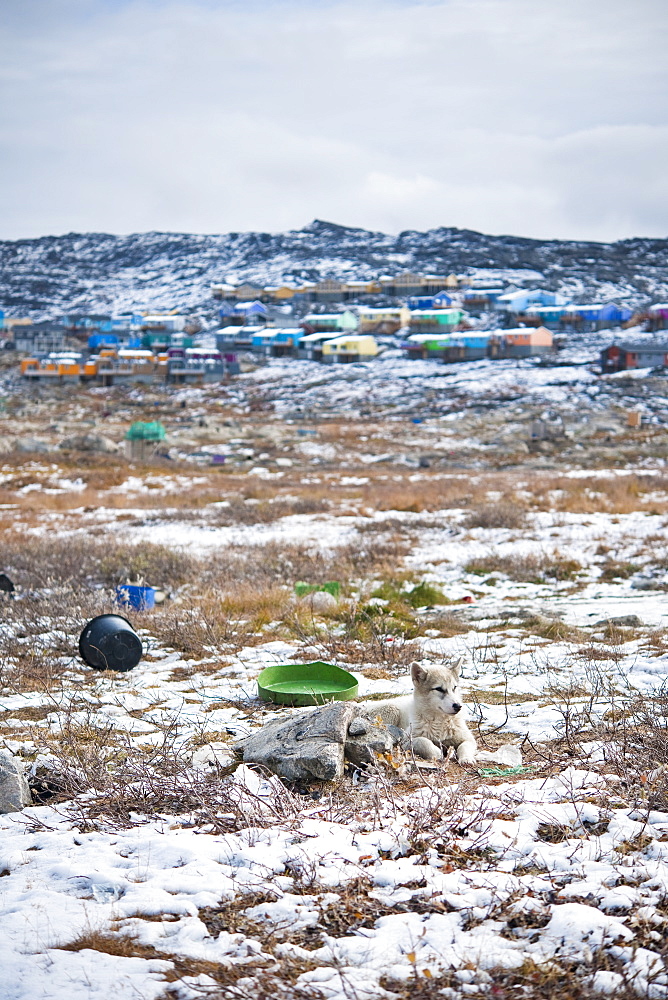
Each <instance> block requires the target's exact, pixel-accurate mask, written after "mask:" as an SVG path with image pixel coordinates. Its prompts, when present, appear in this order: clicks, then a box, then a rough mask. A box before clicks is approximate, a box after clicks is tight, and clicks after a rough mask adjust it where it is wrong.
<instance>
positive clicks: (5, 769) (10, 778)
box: [0, 750, 32, 813]
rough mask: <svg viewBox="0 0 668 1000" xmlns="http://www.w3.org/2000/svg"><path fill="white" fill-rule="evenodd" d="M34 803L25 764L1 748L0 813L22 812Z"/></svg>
mask: <svg viewBox="0 0 668 1000" xmlns="http://www.w3.org/2000/svg"><path fill="white" fill-rule="evenodd" d="M31 803H32V798H31V795H30V789H29V788H28V781H27V779H26V776H25V774H24V771H23V764H22V763H21V761H20V760H18V758H16V757H13V756H12V755H11V754H9V753H6V752H5V751H4V750H0V813H11V812H20V811H21V809H24V808H25V807H26V806H29V805H30V804H31Z"/></svg>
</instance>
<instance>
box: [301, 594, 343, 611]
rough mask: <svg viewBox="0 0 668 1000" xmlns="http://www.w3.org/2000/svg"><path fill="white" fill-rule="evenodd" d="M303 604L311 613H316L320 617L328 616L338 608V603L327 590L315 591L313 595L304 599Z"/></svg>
mask: <svg viewBox="0 0 668 1000" xmlns="http://www.w3.org/2000/svg"><path fill="white" fill-rule="evenodd" d="M300 603H301V604H303V605H304V606H305V607H307V608H308V609H309V611H314V612H315V613H316V614H318V615H322V614H327V612H328V611H333V610H334V609H335V608H336V607H338V603H339V602H338V601H337V599H336V598H335V597H334V595H333V594H329V593H328V592H327V591H326V590H314V591H313V593H311V594H307V595H306V596H305V597H303V598H302V600H301V602H300Z"/></svg>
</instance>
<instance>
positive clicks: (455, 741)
mask: <svg viewBox="0 0 668 1000" xmlns="http://www.w3.org/2000/svg"><path fill="white" fill-rule="evenodd" d="M460 665H461V660H459V661H458V662H457V663H455V664H454V666H449V667H445V666H443V667H437V666H429V667H422V666H420V664H419V663H413V664H411V679H412V681H413V694H412V695H406V696H405V697H403V698H392V699H391V700H388V701H380V702H366V703H364V704H363V708H364V713H365V715H367V716H370V717H372V718H373V717H374V716H380V717H381V719H382V720H383V722H385V723H386V724H387V725H393V726H398V727H399V728H400V729H404V730H405V731H406V733H407V736H408V738H409V740H410V744H411V746H412V749H413V751H414V753H415V754H416V755H417V756H418V757H424V758H426V759H427V760H440V759H441V758H442V757H443V749H444V748H447V747H454V748H455V752H456V754H457V760H458V762H459V763H460V764H473V762H474V761H475V753H476V749H477V748H476V743H475V739H474V737H473V733H472V732H471V731H470V729H469V728H468V726H467V725H466V722H465V721H464V719H463V718H462V714H461V710H462V696H461V693H460V690H459V668H460Z"/></svg>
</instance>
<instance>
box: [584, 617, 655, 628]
mask: <svg viewBox="0 0 668 1000" xmlns="http://www.w3.org/2000/svg"><path fill="white" fill-rule="evenodd" d="M643 624H644V622H643V621H642V619H641V618H638V616H637V615H619V616H618V617H617V618H603V619H602V620H601V621H600V622H596V625H622V626H626V627H627V628H640V626H641V625H643Z"/></svg>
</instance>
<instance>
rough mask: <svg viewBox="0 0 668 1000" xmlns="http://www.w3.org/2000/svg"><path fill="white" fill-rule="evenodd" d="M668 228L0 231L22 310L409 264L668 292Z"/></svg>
mask: <svg viewBox="0 0 668 1000" xmlns="http://www.w3.org/2000/svg"><path fill="white" fill-rule="evenodd" d="M667 252H668V239H665V240H661V239H641V238H638V239H630V240H621V241H619V242H616V243H593V242H584V241H567V240H533V239H525V238H522V237H518V236H489V235H485V234H483V233H478V232H474V231H472V230H465V229H455V228H450V227H439V228H437V229H431V230H428V231H427V232H418V231H415V230H407V231H404V232H402V233H399V234H398V235H388V234H386V233H380V232H369V231H367V230H365V229H357V228H351V227H346V226H339V225H336V224H334V223H331V222H323V221H320V220H315V221H314V222H312V223H311V224H310V225H308V226H305V227H304V228H303V229H299V230H290V231H288V232H284V233H258V232H248V233H227V234H222V235H202V234H188V233H159V232H150V233H134V234H132V235H128V236H115V235H111V234H109V233H84V234H79V233H68V234H67V235H63V236H44V237H41V238H39V239H27V240H16V241H2V242H0V306H1V307H3V308H4V309H5V310H6V311H8V312H10V313H13V314H15V315H31V316H33V317H34V318H36V319H45V318H56V317H58V316H61V315H62V314H64V313H71V312H77V311H78V312H91V313H95V312H103V313H109V312H120V311H123V310H127V309H140V308H142V307H148V308H174V307H177V308H182V309H204V310H207V309H211V307H212V302H211V294H210V286H211V284H212V283H215V282H224V281H256V282H261V283H280V282H283V281H304V280H310V281H314V280H319V279H321V278H323V277H326V276H331V277H335V278H340V279H345V278H353V277H356V278H360V279H362V278H366V277H368V278H371V277H374V276H376V275H379V274H397V273H400V272H401V271H403V270H416V271H419V272H423V273H437V274H443V273H445V274H447V273H450V272H451V271H455V272H457V273H462V272H468V273H479V274H485V273H486V272H489V271H492V272H494V273H495V274H496V275H499V276H501V277H503V278H504V280H506V281H513V280H520V281H522V282H525V283H526V282H530V283H532V284H534V283H540V284H541V285H542V286H543V287H547V288H551V289H554V290H558V291H561V292H564V293H566V294H568V295H570V296H572V297H574V298H575V299H576V300H577V299H579V300H581V301H587V300H588V301H592V300H593V299H598V300H601V299H602V300H604V301H612V300H615V299H623V300H624V301H626V302H628V303H630V304H631V305H633V306H636V307H643V306H646V305H648V304H650V303H651V302H652V301H657V300H658V299H665V298H668V253H667Z"/></svg>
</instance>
